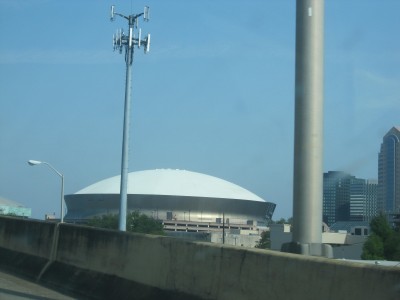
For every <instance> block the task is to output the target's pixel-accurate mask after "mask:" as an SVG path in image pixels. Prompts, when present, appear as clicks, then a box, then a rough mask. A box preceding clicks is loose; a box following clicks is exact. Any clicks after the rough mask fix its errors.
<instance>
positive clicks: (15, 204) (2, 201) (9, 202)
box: [0, 196, 25, 207]
mask: <svg viewBox="0 0 400 300" xmlns="http://www.w3.org/2000/svg"><path fill="white" fill-rule="evenodd" d="M0 205H5V206H12V207H25V206H24V205H22V204H21V203H18V202H15V201H12V200H9V199H6V198H3V197H1V196H0Z"/></svg>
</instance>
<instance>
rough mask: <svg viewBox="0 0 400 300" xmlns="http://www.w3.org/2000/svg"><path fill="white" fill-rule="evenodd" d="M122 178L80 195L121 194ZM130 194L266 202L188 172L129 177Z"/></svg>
mask: <svg viewBox="0 0 400 300" xmlns="http://www.w3.org/2000/svg"><path fill="white" fill-rule="evenodd" d="M120 182H121V176H114V177H111V178H107V179H104V180H102V181H99V182H97V183H95V184H92V185H90V186H88V187H86V188H84V189H82V190H80V191H78V192H76V194H119V192H120ZM128 183H129V184H128V194H140V195H170V196H189V197H212V198H227V199H242V200H251V201H261V202H265V201H264V200H263V199H261V198H260V197H258V196H257V195H255V194H253V193H251V192H249V191H248V190H246V189H244V188H242V187H240V186H238V185H236V184H233V183H231V182H228V181H226V180H223V179H220V178H217V177H213V176H210V175H206V174H201V173H196V172H190V171H185V170H171V169H157V170H146V171H138V172H132V173H129V175H128Z"/></svg>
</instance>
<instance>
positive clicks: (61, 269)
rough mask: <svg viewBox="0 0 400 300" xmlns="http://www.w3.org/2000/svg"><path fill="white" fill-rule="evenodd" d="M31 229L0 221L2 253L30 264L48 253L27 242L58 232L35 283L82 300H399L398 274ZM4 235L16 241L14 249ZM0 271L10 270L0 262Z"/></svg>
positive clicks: (144, 239)
mask: <svg viewBox="0 0 400 300" xmlns="http://www.w3.org/2000/svg"><path fill="white" fill-rule="evenodd" d="M15 222H17V223H15ZM11 223H12V224H11ZM17 224H18V225H17ZM32 224H36V223H32V221H27V220H17V221H16V220H15V219H11V218H0V226H1V228H0V233H1V235H2V236H1V237H0V248H1V249H2V250H3V251H4V249H6V250H8V251H11V250H12V251H13V252H15V253H21V252H20V249H24V254H25V255H28V257H29V258H33V257H35V256H36V255H43V253H49V249H50V252H51V246H47V247H44V246H43V239H42V238H34V237H28V236H31V235H38V236H39V237H45V236H48V242H47V244H50V245H51V244H52V241H51V239H52V236H53V235H52V234H51V233H52V230H53V231H54V230H59V232H58V238H57V234H56V235H54V236H56V238H57V243H55V245H56V246H55V247H54V248H53V249H54V250H53V256H52V258H51V253H50V254H49V256H48V258H47V261H48V262H47V263H46V265H47V267H46V269H45V271H44V272H43V271H42V273H43V274H42V276H41V281H42V282H43V283H46V284H48V285H51V286H54V287H57V288H58V289H63V290H64V291H70V292H74V293H78V294H79V295H80V298H90V299H113V298H114V299H117V298H119V299H227V300H228V299H229V300H231V299H239V300H240V299H307V300H309V299H323V298H325V299H335V300H336V299H363V300H365V299H396V300H397V299H400V269H399V268H390V267H382V266H370V265H362V264H357V263H349V262H343V261H336V260H329V259H324V258H315V257H306V256H300V255H295V254H287V253H280V252H276V251H266V250H258V249H245V248H241V247H233V246H222V245H215V244H209V243H202V242H189V241H184V240H180V239H174V238H169V237H160V236H150V235H141V234H132V233H123V232H117V231H110V230H102V229H94V228H90V227H85V226H76V225H70V224H61V225H60V226H58V227H56V226H55V225H54V224H51V223H45V222H42V223H41V224H42V225H40V226H39V225H35V226H33V225H32ZM36 226H38V227H36ZM41 226H42V227H41ZM15 227H21V228H20V229H16V228H15ZM38 228H41V230H43V232H41V230H39V229H38ZM9 230H11V231H12V232H14V233H17V235H16V236H15V239H16V240H18V241H12V240H13V238H12V235H10V233H9V232H7V231H9ZM24 235H27V236H26V237H25V236H24ZM5 243H6V244H5ZM25 243H28V244H29V245H28V244H25ZM15 246H17V247H18V248H14V249H13V247H15ZM19 247H21V248H19ZM44 249H46V250H44ZM11 263H12V262H11ZM0 264H1V265H3V264H10V262H8V263H6V262H4V261H3V259H1V261H0Z"/></svg>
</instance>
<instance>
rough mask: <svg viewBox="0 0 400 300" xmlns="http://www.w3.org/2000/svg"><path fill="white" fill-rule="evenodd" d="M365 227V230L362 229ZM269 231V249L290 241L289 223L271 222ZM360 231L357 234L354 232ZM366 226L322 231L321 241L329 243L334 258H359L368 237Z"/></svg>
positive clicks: (279, 247) (278, 247)
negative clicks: (348, 230) (349, 230)
mask: <svg viewBox="0 0 400 300" xmlns="http://www.w3.org/2000/svg"><path fill="white" fill-rule="evenodd" d="M358 229H360V230H358ZM364 229H366V230H364ZM270 231H271V250H277V251H280V250H281V247H282V244H284V243H288V242H291V241H292V232H291V225H290V224H273V225H271V226H270ZM356 232H360V234H359V235H357V234H355V233H356ZM367 232H368V230H367V228H352V229H351V232H350V233H349V232H347V231H345V230H342V231H339V232H329V231H326V232H322V243H324V244H330V245H331V246H332V249H333V257H334V258H345V259H361V253H362V248H363V245H364V243H365V241H366V239H367V237H368V235H367V234H364V233H367Z"/></svg>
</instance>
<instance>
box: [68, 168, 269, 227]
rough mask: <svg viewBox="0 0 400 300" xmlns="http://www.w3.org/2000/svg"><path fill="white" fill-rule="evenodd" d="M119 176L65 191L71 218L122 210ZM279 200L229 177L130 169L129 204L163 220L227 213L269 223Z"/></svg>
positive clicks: (238, 218)
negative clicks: (71, 191)
mask: <svg viewBox="0 0 400 300" xmlns="http://www.w3.org/2000/svg"><path fill="white" fill-rule="evenodd" d="M119 193H120V176H114V177H110V178H107V179H104V180H102V181H99V182H97V183H94V184H92V185H90V186H88V187H86V188H84V189H82V190H80V191H78V192H76V193H75V194H72V195H66V196H65V201H66V204H67V208H68V213H67V215H66V216H65V220H66V221H71V222H84V220H86V219H88V218H91V217H93V216H98V215H103V214H108V213H112V214H117V213H118V212H119V201H120V195H119ZM274 208H275V204H273V203H270V202H266V201H265V200H263V199H262V198H260V197H259V196H257V195H255V194H253V193H252V192H250V191H248V190H246V189H244V188H242V187H240V186H238V185H236V184H233V183H231V182H228V181H226V180H223V179H220V178H217V177H213V176H210V175H206V174H201V173H196V172H191V171H185V170H172V169H157V170H145V171H138V172H131V173H129V175H128V210H139V211H141V212H142V213H145V214H147V215H150V216H152V217H154V218H157V219H161V220H184V221H198V222H217V221H218V220H220V218H221V217H222V214H224V215H225V217H226V218H228V220H229V219H230V220H231V222H235V223H244V224H247V223H248V222H249V221H257V222H259V223H265V222H266V219H270V218H271V217H272V213H273V211H274Z"/></svg>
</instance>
